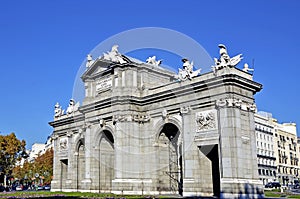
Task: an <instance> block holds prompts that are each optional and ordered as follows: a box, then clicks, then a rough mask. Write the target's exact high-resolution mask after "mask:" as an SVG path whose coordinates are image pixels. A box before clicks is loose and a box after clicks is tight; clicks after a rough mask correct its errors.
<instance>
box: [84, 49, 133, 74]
mask: <svg viewBox="0 0 300 199" xmlns="http://www.w3.org/2000/svg"><path fill="white" fill-rule="evenodd" d="M121 57H122V59H123V60H125V63H118V62H113V61H111V60H107V59H104V58H103V57H100V58H98V59H96V60H94V62H93V64H92V65H91V66H89V67H87V69H86V71H85V72H84V73H83V75H82V77H81V78H82V79H83V80H85V79H88V78H93V77H95V76H98V75H100V74H101V73H105V72H108V71H109V70H111V69H112V68H113V67H114V66H116V65H127V64H131V63H133V62H132V61H131V60H130V59H129V58H128V57H126V56H125V55H121Z"/></svg>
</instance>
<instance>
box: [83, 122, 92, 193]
mask: <svg viewBox="0 0 300 199" xmlns="http://www.w3.org/2000/svg"><path fill="white" fill-rule="evenodd" d="M84 135H85V136H84V147H85V179H84V180H82V181H81V183H82V185H83V187H84V189H85V190H90V189H91V184H92V179H91V161H92V158H91V151H92V133H91V124H86V127H85V132H84Z"/></svg>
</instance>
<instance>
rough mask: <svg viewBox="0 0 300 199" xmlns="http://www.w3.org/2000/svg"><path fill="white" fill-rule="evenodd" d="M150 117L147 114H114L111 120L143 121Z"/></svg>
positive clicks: (147, 120)
mask: <svg viewBox="0 0 300 199" xmlns="http://www.w3.org/2000/svg"><path fill="white" fill-rule="evenodd" d="M150 119H151V117H150V115H149V114H132V115H114V116H113V122H114V123H116V122H132V121H133V122H138V123H145V122H149V121H150Z"/></svg>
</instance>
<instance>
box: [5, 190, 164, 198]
mask: <svg viewBox="0 0 300 199" xmlns="http://www.w3.org/2000/svg"><path fill="white" fill-rule="evenodd" d="M1 196H6V197H12V196H13V197H22V198H31V197H40V198H42V197H45V198H49V197H51V196H52V197H55V198H58V197H59V198H63V197H74V198H107V197H113V198H126V199H134V198H153V197H152V196H149V195H144V196H140V195H135V196H134V195H133V196H121V195H114V194H108V193H81V192H49V191H36V192H33V191H29V192H27V191H26V192H25V191H21V192H15V193H0V197H1ZM156 198H168V197H156Z"/></svg>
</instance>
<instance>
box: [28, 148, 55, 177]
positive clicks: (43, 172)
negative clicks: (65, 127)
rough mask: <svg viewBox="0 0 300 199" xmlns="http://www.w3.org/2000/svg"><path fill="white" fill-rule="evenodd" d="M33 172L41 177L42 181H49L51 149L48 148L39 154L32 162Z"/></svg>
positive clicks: (51, 159) (51, 163)
mask: <svg viewBox="0 0 300 199" xmlns="http://www.w3.org/2000/svg"><path fill="white" fill-rule="evenodd" d="M33 169H34V170H33V171H34V173H38V174H39V176H40V177H41V178H43V182H44V183H50V182H51V177H52V175H53V149H52V148H51V149H48V150H47V151H46V152H45V153H44V154H42V155H39V156H38V157H37V158H36V159H35V161H34V163H33Z"/></svg>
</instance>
